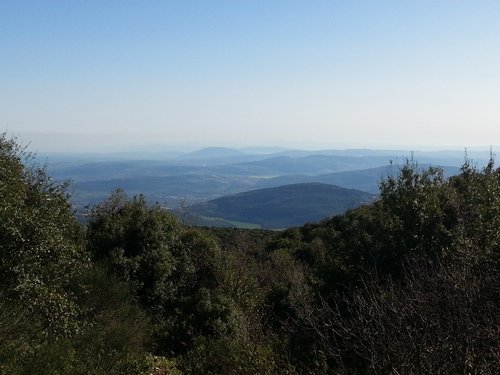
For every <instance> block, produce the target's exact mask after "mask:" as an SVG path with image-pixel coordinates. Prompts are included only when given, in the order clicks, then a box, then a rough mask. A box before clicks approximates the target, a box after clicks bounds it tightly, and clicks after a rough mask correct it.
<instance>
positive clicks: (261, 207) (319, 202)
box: [191, 183, 375, 228]
mask: <svg viewBox="0 0 500 375" xmlns="http://www.w3.org/2000/svg"><path fill="white" fill-rule="evenodd" d="M374 198H375V196H374V195H373V194H370V193H366V192H363V191H359V190H355V189H345V188H341V187H339V186H335V185H328V184H322V183H305V184H293V185H285V186H279V187H274V188H267V189H259V190H253V191H248V192H244V193H240V194H236V195H231V196H225V197H220V198H217V199H214V200H211V201H208V202H205V203H200V204H197V205H194V206H192V207H191V213H192V214H195V215H199V216H204V217H213V218H220V219H224V220H228V221H238V222H245V223H255V224H260V225H261V226H262V227H263V228H285V227H291V226H298V225H302V224H304V223H307V222H313V221H318V220H321V219H323V218H324V217H328V216H332V215H336V214H339V213H342V212H345V211H346V210H348V209H351V208H355V207H358V206H360V205H362V204H364V203H368V202H370V201H372V200H373V199H374Z"/></svg>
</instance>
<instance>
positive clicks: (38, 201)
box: [0, 134, 88, 335]
mask: <svg viewBox="0 0 500 375" xmlns="http://www.w3.org/2000/svg"><path fill="white" fill-rule="evenodd" d="M67 187H68V184H67V183H57V182H54V181H53V180H52V179H51V178H50V177H49V176H48V175H47V173H46V170H45V168H43V167H40V166H38V165H36V163H34V161H33V157H32V155H30V154H29V153H27V152H25V150H24V149H23V148H22V147H20V146H19V145H18V144H17V143H16V141H15V140H11V139H7V138H6V135H5V134H3V135H0V294H2V295H3V296H4V297H6V298H9V299H16V300H18V301H20V302H21V303H22V304H24V305H25V306H26V308H28V310H29V311H31V312H36V313H37V314H39V315H40V316H42V317H43V321H44V323H45V326H46V329H47V330H48V331H50V332H51V333H53V334H57V335H66V334H70V333H71V332H74V331H75V330H76V329H77V323H78V322H77V317H78V306H77V305H76V302H75V298H74V296H72V294H71V292H69V291H68V285H69V283H70V281H71V280H72V279H73V278H74V277H75V276H77V275H78V274H79V272H80V271H81V270H82V269H84V268H85V267H87V266H88V257H87V256H86V253H85V247H84V238H83V230H82V228H81V226H80V225H79V224H78V222H77V220H76V218H75V216H74V215H73V212H72V210H71V206H70V204H69V203H68V200H67V198H68V195H67V193H66V191H67V190H66V189H67Z"/></svg>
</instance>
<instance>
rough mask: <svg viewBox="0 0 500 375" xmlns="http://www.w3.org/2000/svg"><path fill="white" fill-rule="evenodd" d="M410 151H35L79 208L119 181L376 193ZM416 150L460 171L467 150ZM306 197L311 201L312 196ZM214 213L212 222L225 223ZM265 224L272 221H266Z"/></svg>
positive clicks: (143, 188) (205, 188) (211, 188)
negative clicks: (312, 186)
mask: <svg viewBox="0 0 500 375" xmlns="http://www.w3.org/2000/svg"><path fill="white" fill-rule="evenodd" d="M411 155H412V153H410V152H407V151H402V150H369V149H357V150H354V149H353V150H319V151H318V150H316V151H308V150H293V149H283V148H270V147H262V148H245V149H232V148H224V147H210V148H205V149H201V150H197V151H193V152H188V153H178V152H170V151H168V150H165V151H160V152H149V153H148V152H130V153H112V154H89V155H87V154H67V155H65V154H53V155H47V156H45V157H44V156H43V155H39V156H38V159H39V161H41V162H42V163H43V164H45V163H47V165H48V171H49V173H50V174H51V175H52V176H53V177H54V178H55V179H57V180H66V179H71V180H72V181H73V186H72V190H71V194H72V202H73V203H74V205H75V208H76V209H77V210H82V211H84V207H86V206H88V205H94V204H96V203H98V202H100V201H102V200H104V199H105V198H106V196H107V195H108V194H109V193H110V192H111V191H112V190H114V189H116V188H122V189H124V190H125V191H126V192H127V193H128V194H129V195H130V196H133V195H137V194H144V195H145V197H146V199H147V200H148V201H150V202H158V203H160V204H161V205H162V206H164V207H168V208H170V209H176V208H178V207H179V205H180V203H181V202H187V203H188V204H189V205H196V204H197V203H201V202H206V201H212V200H214V199H217V198H220V197H226V196H231V195H234V194H239V193H243V192H249V191H252V190H258V189H265V188H275V187H283V186H286V185H293V184H305V183H320V184H328V185H337V186H339V187H342V188H347V189H356V190H358V191H363V192H366V193H370V194H378V184H379V182H380V181H381V180H382V179H383V178H386V177H387V176H394V175H396V174H397V172H398V170H399V166H400V165H401V164H402V163H404V161H405V160H406V158H409V157H411ZM413 155H414V157H415V159H416V160H418V162H419V163H420V166H421V168H427V167H429V166H430V165H433V166H444V167H443V169H444V171H445V175H446V176H450V175H454V174H456V173H458V170H459V166H460V165H461V164H462V163H463V160H464V154H463V153H461V152H459V151H446V152H416V153H413ZM475 155H476V157H477V158H476V159H475V162H476V163H478V165H480V166H481V165H484V164H485V163H486V160H487V158H488V156H489V154H488V153H483V154H475ZM479 156H480V157H479ZM390 163H392V164H391V165H389V164H390ZM320 196H322V197H324V195H321V194H320ZM321 199H323V198H321ZM282 203H283V204H285V203H286V202H282ZM309 203H310V205H311V206H312V205H313V202H312V198H311V201H310V202H309ZM328 212H332V211H331V210H330V211H328ZM201 216H204V215H201ZM206 217H208V216H206ZM245 219H247V218H245ZM204 220H205V219H204ZM210 220H212V219H210ZM218 220H219V221H218V222H217V223H213V222H212V224H213V225H221V224H222V225H226V224H227V223H225V222H223V221H222V222H220V220H221V219H218ZM314 220H316V219H314ZM234 221H238V220H234ZM206 223H207V222H205V224H206ZM212 224H211V225H212ZM264 224H265V225H270V222H264ZM231 225H232V224H231ZM237 225H244V223H243V224H242V223H238V224H237ZM273 225H274V224H273ZM294 225H295V224H294ZM297 225H298V224H297Z"/></svg>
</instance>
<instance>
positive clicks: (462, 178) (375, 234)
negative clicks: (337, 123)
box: [0, 135, 500, 375]
mask: <svg viewBox="0 0 500 375" xmlns="http://www.w3.org/2000/svg"><path fill="white" fill-rule="evenodd" d="M67 192H68V186H67V185H66V184H64V183H63V184H61V183H58V182H54V181H53V180H52V179H51V178H50V176H49V175H48V174H47V173H46V171H45V170H44V168H41V167H38V166H37V165H36V164H35V163H34V162H33V159H32V158H31V157H30V155H29V154H26V152H25V151H24V150H23V148H21V147H19V146H18V145H17V144H16V142H15V141H14V140H9V139H8V138H7V137H6V136H5V135H3V136H0V374H103V375H104V374H458V373H460V374H498V373H499V372H500V322H499V319H500V282H499V281H500V280H499V274H500V170H498V169H496V168H495V167H494V163H493V160H492V161H491V162H490V163H489V164H488V165H487V166H486V167H485V168H484V169H478V168H476V167H474V166H473V165H472V163H470V162H466V163H465V164H464V165H463V167H462V169H461V171H460V173H459V174H458V175H457V176H454V177H450V178H449V179H445V178H444V177H443V173H442V171H441V170H440V169H433V168H430V169H428V170H425V171H420V170H419V169H418V167H417V165H416V163H415V162H414V161H413V160H410V161H408V162H407V163H406V165H404V166H403V167H402V168H401V171H400V173H399V174H398V175H395V176H389V177H388V178H387V179H385V180H383V181H382V182H381V185H380V196H379V198H378V199H377V200H376V201H375V202H373V203H371V204H369V205H365V206H362V207H360V208H357V209H354V210H350V211H348V212H347V213H345V214H343V215H339V216H335V217H333V218H331V219H327V220H324V221H323V222H320V223H315V224H307V225H305V226H303V227H297V228H291V229H288V230H286V231H284V232H282V233H276V232H269V231H261V230H241V229H208V228H205V229H202V228H200V229H196V228H191V227H188V226H185V225H183V224H181V223H180V222H179V221H178V220H177V219H176V218H174V217H173V216H171V215H170V214H169V213H168V212H167V211H165V210H164V209H162V208H161V207H160V206H157V205H150V204H148V203H147V202H146V200H145V199H144V198H143V197H142V196H136V197H128V196H127V195H126V193H125V192H123V191H114V192H113V193H111V194H110V196H109V197H108V199H106V200H105V201H103V202H101V203H99V204H97V205H95V206H94V207H93V208H92V210H91V212H90V214H89V218H88V223H87V224H86V225H85V226H83V225H81V224H79V223H78V221H77V220H76V218H75V215H74V213H73V209H72V207H71V205H70V204H69V203H68V202H69V201H68V194H67Z"/></svg>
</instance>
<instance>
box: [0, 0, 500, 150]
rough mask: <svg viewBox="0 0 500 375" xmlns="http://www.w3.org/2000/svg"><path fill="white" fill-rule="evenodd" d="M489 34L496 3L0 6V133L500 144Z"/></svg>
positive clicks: (497, 64) (76, 143) (199, 140)
mask: <svg viewBox="0 0 500 375" xmlns="http://www.w3.org/2000/svg"><path fill="white" fill-rule="evenodd" d="M499 20H500V1H498V0H495V1H481V0H474V1H472V0H467V1H459V0H454V1H452V0H450V1H439V0H432V1H425V0H414V1H404V0H394V1H377V0H369V1H356V0H352V1H351V0H349V1H347V0H345V1H344V0H342V1H340V0H339V1H334V0H324V1H320V0H303V1H293V0H280V1H275V0H225V1H224V0H199V1H190V0H162V1H151V0H141V1H125V0H119V1H111V0H98V1H90V0H81V1H76V0H75V1H70V0H67V1H49V0H38V1H23V0H2V1H0V131H1V130H2V129H4V130H8V132H9V133H11V134H19V135H21V137H22V139H23V141H29V140H33V144H34V145H35V146H36V147H38V148H40V149H42V150H49V149H53V150H68V149H75V150H79V151H80V150H89V151H92V150H95V149H97V148H103V147H104V146H106V145H109V146H110V148H116V147H123V146H124V145H129V146H130V147H139V146H140V145H143V144H173V143H177V144H199V145H236V146H243V145H257V144H261V145H270V144H274V145H296V146H300V145H304V146H307V145H309V146H311V145H314V144H317V145H321V146H323V145H326V144H330V145H345V146H346V147H349V146H371V147H382V146H391V145H394V146H401V145H408V146H413V145H429V146H443V147H444V146H455V147H460V148H461V147H464V146H489V145H491V144H493V145H495V144H500V22H499ZM60 134H63V135H62V136H61V135H60ZM59 137H60V138H59Z"/></svg>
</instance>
